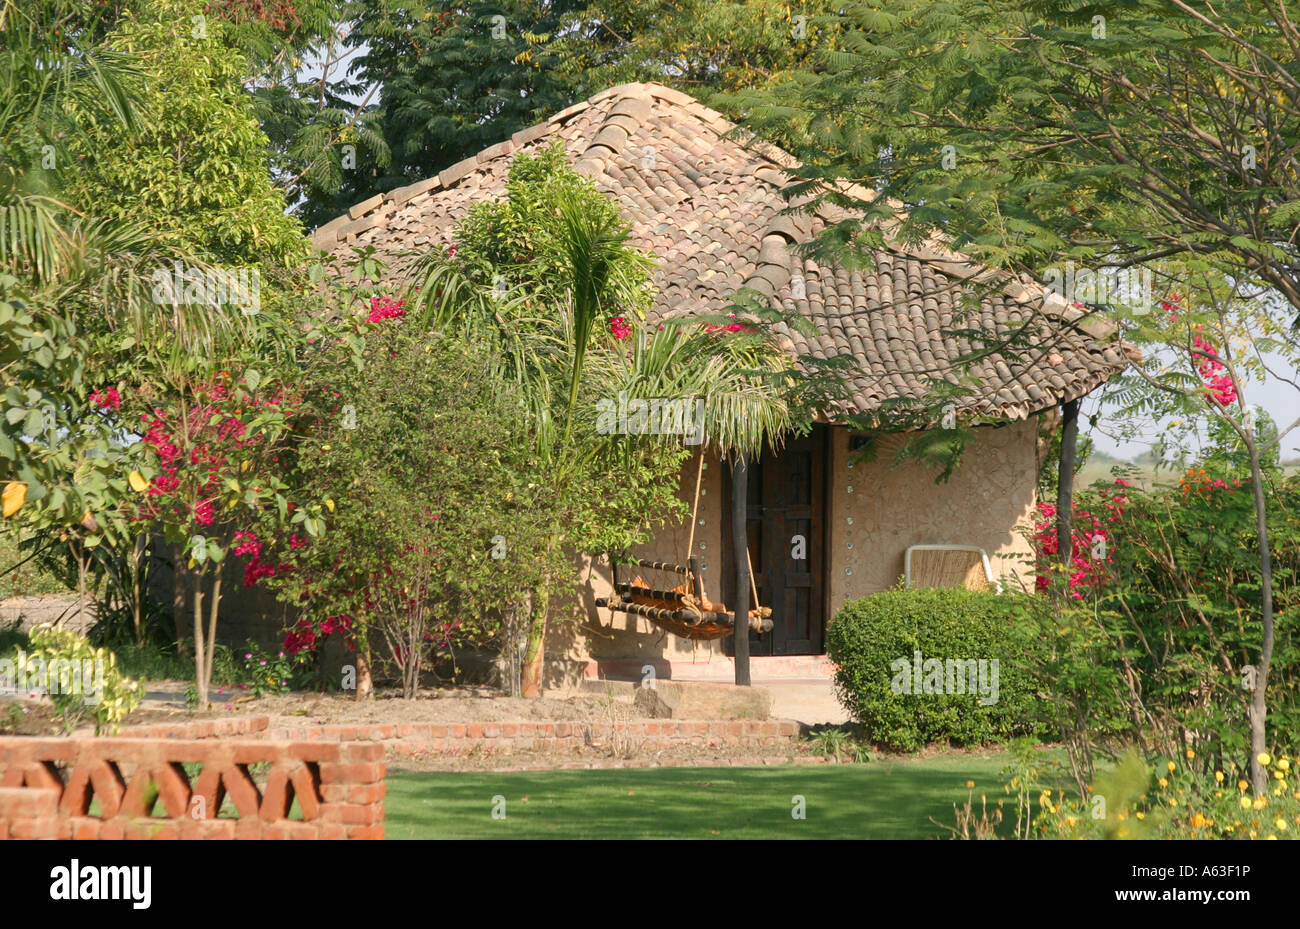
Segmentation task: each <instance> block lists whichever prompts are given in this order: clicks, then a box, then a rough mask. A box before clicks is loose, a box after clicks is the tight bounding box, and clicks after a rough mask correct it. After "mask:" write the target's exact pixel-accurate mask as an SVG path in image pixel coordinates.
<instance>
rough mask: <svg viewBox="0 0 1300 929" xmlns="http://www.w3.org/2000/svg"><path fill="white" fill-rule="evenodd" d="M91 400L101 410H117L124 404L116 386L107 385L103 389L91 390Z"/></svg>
mask: <svg viewBox="0 0 1300 929" xmlns="http://www.w3.org/2000/svg"><path fill="white" fill-rule="evenodd" d="M90 402H91V403H93V404H94V405H95V406H97V407H99V408H100V409H101V410H116V409H118V408H120V407H121V406H122V397H121V396H120V395H119V394H118V392H117V388H116V387H105V388H104V389H103V390H95V391H91V394H90Z"/></svg>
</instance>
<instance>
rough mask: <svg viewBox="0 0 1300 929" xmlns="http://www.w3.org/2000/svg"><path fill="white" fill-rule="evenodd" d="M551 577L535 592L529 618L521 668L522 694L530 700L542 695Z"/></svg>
mask: <svg viewBox="0 0 1300 929" xmlns="http://www.w3.org/2000/svg"><path fill="white" fill-rule="evenodd" d="M550 586H551V584H550V578H549V577H548V578H546V579H544V580H543V581H542V583H541V585H540V586H539V587H538V588H537V590H536V591H534V593H533V609H532V614H531V616H530V617H529V620H528V646H527V648H525V649H524V660H523V667H522V668H521V669H520V675H519V677H520V696H523V697H527V698H528V699H530V700H533V699H537V698H538V697H540V696H541V695H542V671H543V668H544V666H545V663H546V614H547V612H548V611H549V610H550V605H551V594H550Z"/></svg>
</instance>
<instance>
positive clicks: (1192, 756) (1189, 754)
mask: <svg viewBox="0 0 1300 929" xmlns="http://www.w3.org/2000/svg"><path fill="white" fill-rule="evenodd" d="M1184 754H1185V755H1186V756H1187V758H1188V760H1189V761H1190V760H1191V759H1193V758H1195V757H1196V752H1194V751H1192V750H1191V749H1190V748H1189V749H1188V750H1187V751H1186V752H1184Z"/></svg>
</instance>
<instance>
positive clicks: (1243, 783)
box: [1237, 780, 1250, 790]
mask: <svg viewBox="0 0 1300 929" xmlns="http://www.w3.org/2000/svg"><path fill="white" fill-rule="evenodd" d="M1249 786H1250V781H1247V780H1240V781H1237V789H1238V790H1245V789H1246V788H1247V787H1249Z"/></svg>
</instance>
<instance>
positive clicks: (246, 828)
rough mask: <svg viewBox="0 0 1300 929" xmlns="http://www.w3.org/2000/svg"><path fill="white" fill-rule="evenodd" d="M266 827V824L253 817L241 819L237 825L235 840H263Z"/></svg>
mask: <svg viewBox="0 0 1300 929" xmlns="http://www.w3.org/2000/svg"><path fill="white" fill-rule="evenodd" d="M266 826H267V824H266V823H264V822H262V821H261V820H259V819H254V818H252V817H248V818H246V819H240V820H238V821H237V822H236V823H235V838H236V839H261V838H263V835H262V831H263V829H265V828H266Z"/></svg>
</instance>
